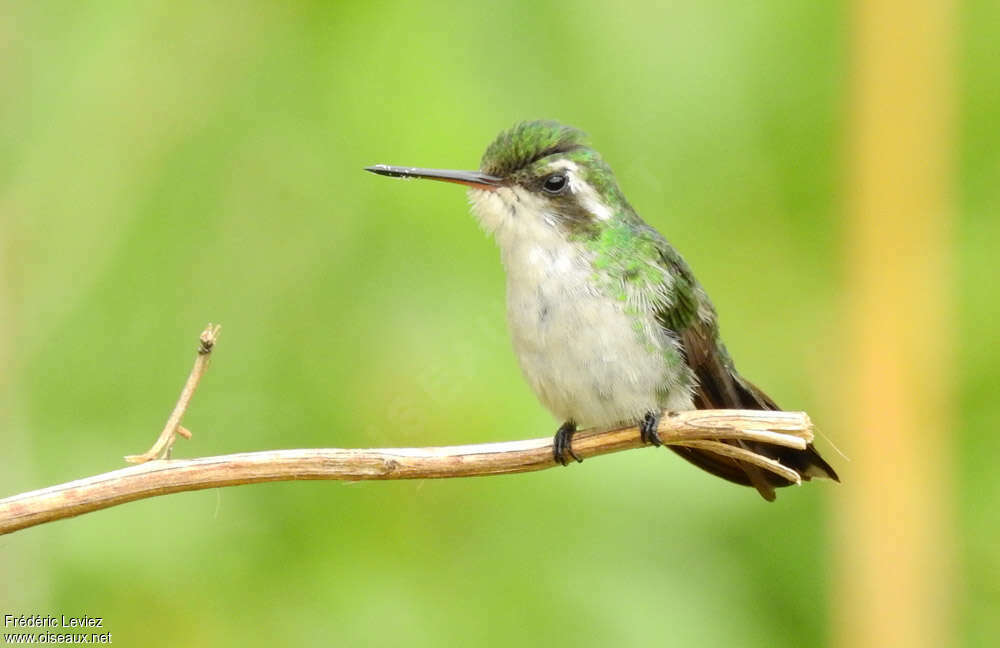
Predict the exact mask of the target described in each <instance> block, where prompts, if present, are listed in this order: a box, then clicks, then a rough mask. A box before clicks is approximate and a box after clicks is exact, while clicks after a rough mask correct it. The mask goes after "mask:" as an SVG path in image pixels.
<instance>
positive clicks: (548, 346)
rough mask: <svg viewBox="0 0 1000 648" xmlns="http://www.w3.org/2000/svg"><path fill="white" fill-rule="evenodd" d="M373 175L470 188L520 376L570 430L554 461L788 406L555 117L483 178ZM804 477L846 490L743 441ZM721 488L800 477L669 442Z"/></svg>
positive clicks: (574, 133)
mask: <svg viewBox="0 0 1000 648" xmlns="http://www.w3.org/2000/svg"><path fill="white" fill-rule="evenodd" d="M366 170H367V171H371V172H372V173H376V174H379V175H384V176H390V177H397V178H425V179H429V180H439V181H444V182H452V183H457V184H460V185H464V186H466V187H467V192H468V199H469V203H470V204H471V206H472V211H473V213H474V214H475V216H476V218H477V219H478V221H479V223H480V224H481V226H482V227H483V229H484V230H485V231H486V232H487V233H489V234H490V235H492V237H493V238H494V240H495V241H496V243H497V246H498V247H499V249H500V257H501V261H502V262H503V266H504V268H505V271H506V277H507V323H508V327H509V329H510V334H511V338H512V341H513V346H514V350H515V352H516V354H517V358H518V362H519V364H520V367H521V370H522V373H523V374H524V376H525V378H526V379H527V381H528V383H529V384H530V385H531V388H532V390H533V391H534V392H535V394H536V395H537V397H538V399H539V400H540V401H541V403H542V404H543V405H544V406H545V407H546V408H547V409H548V410H549V411H550V412H552V414H554V415H555V416H556V417H557V419H558V420H560V421H562V425H560V427H559V429H558V430H557V431H556V433H555V437H554V442H553V459H554V460H555V461H556V462H558V463H561V464H562V465H563V466H565V465H567V464H568V463H569V460H570V458H572V459H575V460H576V461H581V459H580V458H579V457H578V456H577V455H576V453H575V452H574V451H573V446H572V437H573V433H574V432H575V431H576V430H577V427H578V426H585V427H612V426H619V425H637V426H638V427H639V429H640V431H641V436H642V440H643V442H644V443H647V444H653V445H657V446H659V445H662V442H661V440H660V438H659V436H658V434H657V427H658V423H659V419H660V416H661V413H662V412H663V411H680V410H691V409H760V410H777V409H779V408H778V406H777V405H776V404H775V402H774V401H773V400H771V398H770V397H768V396H767V395H766V394H765V393H764V392H763V391H761V390H760V389H758V388H757V387H756V386H754V385H753V384H752V383H751V382H749V381H748V380H746V379H745V378H743V377H742V376H741V375H740V374H739V373H737V371H736V367H735V366H734V364H733V361H732V359H731V358H730V356H729V353H728V352H727V351H726V347H725V345H724V344H723V343H722V339H721V338H720V336H719V325H718V318H717V316H716V311H715V307H714V306H713V305H712V302H711V301H710V300H709V298H708V295H707V294H706V293H705V290H704V289H703V288H702V287H701V285H700V284H699V283H698V281H697V280H696V279H695V277H694V274H693V273H692V271H691V268H690V267H689V266H688V264H687V263H686V262H685V261H684V259H683V258H682V257H681V255H680V254H679V253H678V252H677V250H675V249H674V248H673V247H672V246H671V245H670V243H668V242H667V239H665V238H664V237H663V236H662V235H661V234H660V233H659V232H658V231H656V230H655V229H653V228H652V227H651V226H649V225H648V224H646V222H645V221H643V220H642V219H641V218H640V217H639V214H638V213H637V212H636V210H635V209H633V207H632V206H631V205H630V204H629V202H628V200H626V198H625V195H624V194H623V193H622V191H621V189H620V188H619V187H618V183H617V181H616V180H615V176H614V173H612V171H611V167H609V166H608V164H607V163H606V162H605V161H604V159H603V158H602V157H601V155H600V154H599V153H598V152H597V151H595V150H594V149H593V148H591V147H590V145H589V143H588V140H587V137H586V135H585V134H584V133H583V132H582V131H580V130H578V129H576V128H573V127H570V126H566V125H563V124H561V123H559V122H555V121H526V122H521V123H518V124H515V125H514V126H512V127H511V128H509V129H507V130H505V131H503V132H501V133H500V134H499V135H498V136H497V137H496V139H494V140H493V142H492V143H491V144H490V145H489V146H488V147H487V149H486V152H485V153H484V154H483V157H482V160H481V162H480V165H479V170H478V171H455V170H447V169H428V168H420V167H401V166H389V165H383V164H379V165H375V166H371V167H366ZM734 443H737V444H740V445H742V446H743V447H746V448H748V449H750V450H752V451H753V452H756V453H759V454H762V455H765V456H768V457H771V458H773V459H776V460H778V461H780V462H781V463H782V464H784V465H785V466H787V467H789V468H792V469H794V470H795V471H796V472H797V473H799V475H800V476H801V478H802V479H804V480H809V479H812V478H814V477H819V478H826V479H832V480H835V481H839V479H838V477H837V473H836V472H834V470H833V468H832V467H831V466H830V465H829V464H828V463H827V462H826V461H824V460H823V458H822V457H821V456H820V455H819V453H818V452H817V451H816V449H815V448H814V447H813V446H812V445H811V444H810V445H809V446H808V447H806V449H805V450H796V449H792V448H778V447H774V446H770V445H767V444H762V443H754V442H743V441H737V442H734ZM669 447H670V449H671V450H673V451H674V452H675V453H677V454H679V455H680V456H681V457H683V458H684V459H686V460H688V461H689V462H691V463H693V464H694V465H696V466H698V467H699V468H702V469H704V470H706V471H708V472H709V473H712V474H713V475H716V476H718V477H722V478H723V479H726V480H729V481H731V482H735V483H737V484H742V485H745V486H752V487H754V488H756V489H757V491H758V492H759V493H760V495H761V496H762V497H764V499H766V500H768V501H773V500H774V498H775V491H774V489H775V488H776V487H782V486H788V485H789V484H791V483H792V482H790V481H787V480H786V479H784V478H782V477H780V476H778V475H775V474H773V473H771V472H769V471H764V470H761V469H760V468H758V467H757V466H754V465H751V464H748V463H745V462H741V461H739V460H736V459H732V458H730V457H726V456H723V455H719V454H716V453H713V452H711V451H708V450H703V449H695V448H686V447H678V446H669Z"/></svg>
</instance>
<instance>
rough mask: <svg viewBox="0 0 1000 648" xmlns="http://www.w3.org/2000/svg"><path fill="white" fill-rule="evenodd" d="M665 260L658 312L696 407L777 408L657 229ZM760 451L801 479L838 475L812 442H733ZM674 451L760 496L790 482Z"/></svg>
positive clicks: (709, 456)
mask: <svg viewBox="0 0 1000 648" xmlns="http://www.w3.org/2000/svg"><path fill="white" fill-rule="evenodd" d="M650 230H651V231H652V232H653V233H654V234H655V238H656V240H657V241H658V242H659V245H658V248H659V251H660V257H661V260H662V262H663V263H665V264H666V265H667V267H668V268H669V269H670V274H671V277H672V279H673V280H672V285H671V286H670V290H669V293H670V294H671V296H672V299H671V300H670V303H669V304H668V305H667V306H666V307H663V308H661V309H660V311H659V312H657V320H658V321H659V322H660V324H661V325H662V326H664V327H665V328H666V329H667V330H668V331H670V332H671V333H672V334H673V335H674V336H676V338H677V339H678V340H679V341H680V343H681V346H682V349H683V352H684V357H685V360H686V362H687V364H688V366H689V367H690V368H691V370H692V371H693V372H694V374H695V376H696V378H697V380H698V384H697V387H696V388H695V391H694V404H695V407H697V408H698V409H760V410H778V409H780V408H779V407H778V405H777V404H776V403H775V402H774V401H773V400H771V398H770V397H768V396H767V394H765V393H764V392H763V391H761V390H760V389H758V388H757V387H756V386H754V385H753V384H752V383H750V382H749V381H748V380H746V379H744V378H743V377H742V376H740V375H739V373H737V371H736V367H735V366H734V364H733V361H732V358H730V356H729V352H728V351H727V350H726V347H725V345H724V344H723V343H722V340H721V338H720V336H719V326H718V319H717V316H716V313H715V308H714V307H713V306H712V303H711V301H710V300H709V299H708V295H707V294H706V293H705V291H704V290H703V289H702V287H701V285H699V283H698V281H697V280H696V279H695V277H694V273H693V272H692V271H691V268H690V267H689V266H688V264H687V263H686V262H685V261H684V259H683V258H682V257H681V256H680V254H678V253H677V251H676V250H675V249H674V248H673V247H671V246H670V244H669V243H667V241H666V240H665V239H664V238H663V237H662V236H661V235H660V234H659V233H658V232H656V231H655V230H652V228H650ZM732 443H733V445H739V446H741V447H744V448H747V449H749V450H751V451H753V452H756V453H758V454H762V455H764V456H767V457H771V458H773V459H776V460H778V461H780V462H781V463H782V464H784V465H786V466H788V467H790V468H792V469H794V470H796V471H797V472H798V473H799V474H800V475H801V477H802V479H805V480H809V479H811V478H812V477H825V478H828V479H833V480H836V481H839V480H838V479H837V473H836V472H834V470H833V468H831V467H830V465H829V464H828V463H826V461H824V460H823V458H822V457H820V455H819V453H818V452H816V450H815V449H814V448H813V447H812V445H811V444H810V445H809V446H808V447H807V448H806V449H805V450H795V449H792V448H777V447H774V446H770V445H767V444H759V443H750V442H742V441H735V442H732ZM670 449H671V450H673V451H674V452H676V453H677V454H679V455H680V456H682V457H684V458H685V459H686V460H688V461H690V462H691V463H693V464H695V465H696V466H698V467H699V468H702V469H703V470H706V471H708V472H710V473H712V474H713V475H716V476H718V477H722V478H723V479H727V480H729V481H731V482H735V483H737V484H742V485H744V486H753V487H754V488H756V489H757V491H758V492H759V493H760V494H761V496H762V497H763V498H764V499H766V500H768V501H773V500H774V498H775V493H774V488H775V487H781V486H788V485H790V484H791V483H792V482H790V481H788V480H786V479H784V478H782V477H780V476H779V475H775V474H774V473H771V472H768V471H764V470H762V469H761V468H759V467H757V466H755V465H753V464H748V463H745V462H742V461H738V460H736V459H732V458H730V457H725V456H722V455H718V454H715V453H713V452H710V451H706V450H701V449H694V448H685V447H679V446H670Z"/></svg>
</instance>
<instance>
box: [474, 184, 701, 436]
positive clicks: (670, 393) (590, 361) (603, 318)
mask: <svg viewBox="0 0 1000 648" xmlns="http://www.w3.org/2000/svg"><path fill="white" fill-rule="evenodd" d="M502 192H509V193H507V194H503V193H502ZM470 198H471V199H472V203H473V207H474V210H475V212H476V214H477V216H478V217H479V219H480V222H481V223H482V224H483V226H484V228H485V229H487V231H490V232H491V233H492V234H493V235H494V237H495V238H496V241H497V243H498V245H499V246H500V252H501V258H502V260H503V264H504V266H505V269H506V271H507V321H508V324H509V326H510V332H511V337H512V339H513V343H514V350H515V352H516V353H517V357H518V360H519V362H520V365H521V369H522V371H523V372H524V375H525V377H526V378H527V380H528V382H529V383H530V384H531V387H532V388H533V389H534V391H535V393H536V394H537V396H538V398H539V400H540V401H541V402H542V404H543V405H545V406H546V407H547V408H548V409H549V410H550V411H551V412H552V413H553V414H554V415H555V416H556V417H557V418H558V419H559V420H560V421H565V420H573V421H575V422H576V423H577V424H579V425H581V426H609V425H614V424H618V423H631V422H634V421H636V420H638V419H640V418H642V416H643V415H644V414H645V413H646V412H649V411H652V410H656V409H659V408H663V407H667V408H670V409H690V408H691V399H690V395H689V392H688V390H687V389H686V388H683V387H681V386H680V384H679V383H680V378H681V376H680V372H679V370H678V369H677V368H676V366H675V367H674V368H673V369H671V367H670V366H669V364H670V363H668V362H667V361H666V359H665V356H664V353H665V352H666V353H676V348H675V343H674V341H673V340H671V339H670V338H668V337H667V336H665V335H663V336H661V335H653V336H652V339H650V338H649V337H648V336H646V337H644V336H643V335H641V334H640V331H639V330H637V328H638V329H642V330H645V331H651V330H655V331H659V330H660V329H659V326H658V325H657V324H656V322H655V319H654V317H653V313H651V312H650V313H644V314H641V315H640V316H639V319H638V321H637V319H636V316H635V315H629V314H627V313H626V312H625V303H624V302H622V301H618V300H616V299H614V298H612V297H609V296H607V295H604V294H602V293H601V292H600V290H599V289H598V288H597V286H596V284H595V281H594V268H593V266H592V265H591V263H590V257H589V256H588V254H587V253H586V252H585V251H584V250H583V249H582V248H581V247H579V245H578V244H577V243H574V242H571V241H569V240H567V238H566V237H565V235H564V234H563V233H562V232H561V231H560V230H559V229H558V228H557V226H556V224H555V222H554V220H553V219H552V218H551V217H546V216H545V215H544V205H543V204H541V201H540V200H538V199H537V198H535V197H533V196H532V195H531V194H529V193H527V192H525V191H521V190H518V189H508V188H504V189H500V190H498V191H493V192H487V191H472V192H470ZM665 346H670V348H669V349H666V348H664V347H665ZM675 374H677V375H675Z"/></svg>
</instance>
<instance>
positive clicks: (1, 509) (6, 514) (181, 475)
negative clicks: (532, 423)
mask: <svg viewBox="0 0 1000 648" xmlns="http://www.w3.org/2000/svg"><path fill="white" fill-rule="evenodd" d="M218 332H219V328H218V327H217V326H216V327H213V326H211V325H209V327H208V328H207V329H206V330H205V332H204V333H202V337H201V345H200V346H199V350H198V357H197V359H196V360H195V366H194V368H193V369H192V370H191V375H190V376H189V377H188V380H187V383H186V384H185V385H184V389H183V390H182V392H181V397H180V399H179V400H178V402H177V406H176V407H175V408H174V411H173V412H172V413H171V415H170V418H169V419H168V421H167V424H166V426H165V427H164V429H163V431H162V432H161V433H160V436H159V438H158V439H157V441H156V443H154V444H153V447H152V448H150V449H149V451H147V452H145V453H143V454H142V455H132V456H129V457H126V459H127V460H128V461H130V462H133V463H137V462H143V463H142V464H141V465H138V466H130V467H128V468H122V469H119V470H113V471H111V472H107V473H104V474H101V475H95V476H93V477H87V478H84V479H78V480H76V481H71V482H67V483H65V484H58V485H56V486H50V487H48V488H43V489H40V490H36V491H31V492H28V493H21V494H19V495H13V496H11V497H7V498H5V499H2V500H0V535H3V534H5V533H11V532H13V531H17V530H18V529H24V528H27V527H30V526H35V525H38V524H44V523H46V522H52V521H55V520H61V519H63V518H68V517H74V516H76V515H82V514H83V513H89V512H91V511H97V510H100V509H105V508H109V507H112V506H117V505H119V504H124V503H125V502H131V501H134V500H138V499H145V498H147V497H156V496H159V495H168V494H170V493H179V492H183V491H193V490H202V489H206V488H219V487H222V486H238V485H240V484H256V483H259V482H271V481H290V480H296V479H336V480H344V481H360V480H372V479H443V478H449V477H476V476H483V475H502V474H508V473H521V472H531V471H535V470H545V469H546V468H552V467H554V466H558V465H559V464H557V463H556V462H555V461H554V459H553V457H552V438H551V437H545V438H542V439H529V440H525V441H508V442H504V443H483V444H479V445H464V446H446V447H439V448H376V449H367V450H366V449H340V448H329V449H306V450H269V451H264V452H245V453H241V454H231V455H223V456H219V457H202V458H200V459H163V458H162V457H164V456H167V455H168V453H169V451H170V447H171V445H172V444H173V442H174V439H175V438H176V435H177V434H181V435H182V436H188V437H189V436H190V433H188V432H187V430H185V429H184V428H182V427H181V426H180V421H181V418H182V417H183V416H184V412H185V410H186V408H187V405H188V403H189V402H190V400H191V397H192V395H193V394H194V390H195V388H196V387H197V385H198V381H199V379H200V378H201V376H202V374H204V372H205V369H206V368H207V366H208V364H207V363H208V357H209V353H210V352H211V349H212V346H213V345H214V343H215V340H216V339H217V337H218ZM658 432H659V436H660V440H661V441H662V442H663V443H665V444H667V445H678V446H687V447H692V448H702V449H705V450H711V451H712V452H715V453H718V454H724V455H727V456H731V457H734V458H736V459H739V460H740V461H745V462H748V463H752V464H755V465H757V466H760V467H761V468H763V469H765V470H769V471H771V472H774V473H776V474H778V475H781V476H782V477H784V478H785V479H787V480H789V481H791V482H793V483H796V484H797V483H799V475H798V474H797V473H796V472H795V471H794V470H791V469H790V468H787V467H786V466H783V465H781V464H780V463H778V462H777V461H775V460H773V459H770V458H768V457H765V456H763V455H760V454H756V453H754V452H752V451H750V450H747V449H745V448H743V447H739V446H737V445H730V444H729V443H725V442H726V441H756V442H762V443H768V444H771V445H777V446H784V447H788V448H796V449H799V450H804V449H805V448H806V445H807V444H808V443H809V442H811V441H812V438H813V434H812V422H811V421H810V420H809V416H808V415H807V414H806V413H805V412H776V411H761V410H693V411H687V412H666V415H665V416H662V417H661V419H660V425H659V428H658ZM639 447H646V446H645V444H643V442H642V439H641V435H640V432H639V429H638V428H637V427H626V428H619V429H615V430H581V431H579V432H577V433H576V434H574V435H573V451H574V452H575V453H576V454H577V455H578V456H580V457H581V458H583V459H587V458H590V457H597V456H600V455H604V454H610V453H612V452H620V451H622V450H630V449H632V448H639Z"/></svg>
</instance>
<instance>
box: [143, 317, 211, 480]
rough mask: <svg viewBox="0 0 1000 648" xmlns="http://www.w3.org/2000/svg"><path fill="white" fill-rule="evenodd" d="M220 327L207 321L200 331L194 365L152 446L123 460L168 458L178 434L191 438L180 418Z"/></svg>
mask: <svg viewBox="0 0 1000 648" xmlns="http://www.w3.org/2000/svg"><path fill="white" fill-rule="evenodd" d="M221 328H222V325H220V324H216V325H215V326H212V323H211V322H209V324H208V326H207V327H205V330H204V331H202V332H201V336H200V337H199V338H198V355H197V356H196V357H195V359H194V366H193V367H191V373H190V374H188V379H187V382H186V383H184V389H182V390H181V396H180V398H178V399H177V404H176V405H174V411H173V412H171V413H170V418H168V419H167V424H166V425H164V426H163V431H162V432H160V436H159V438H157V439H156V442H155V443H154V444H153V447H152V448H150V449H149V450H147V451H146V452H143V453H142V454H137V455H127V456H126V457H125V461H127V462H129V463H145V462H147V461H151V460H153V459H163V458H165V457H166V458H169V457H170V449H171V448H173V446H174V441H176V440H177V435H178V434H179V435H181V436H182V437H184V438H185V439H190V438H191V432H190V431H189V430H187V429H185V428H184V427H181V419H182V418H184V413H185V412H187V408H188V405H189V404H190V403H191V397H192V396H194V390H195V389H197V388H198V383H199V382H200V381H201V377H202V375H204V373H205V370H206V369H208V359H209V357H210V356H211V354H212V349H213V348H215V342H216V340H218V339H219V329H221Z"/></svg>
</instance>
